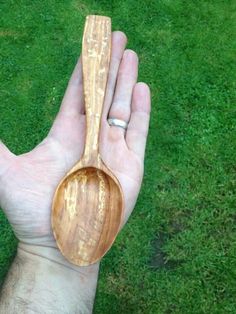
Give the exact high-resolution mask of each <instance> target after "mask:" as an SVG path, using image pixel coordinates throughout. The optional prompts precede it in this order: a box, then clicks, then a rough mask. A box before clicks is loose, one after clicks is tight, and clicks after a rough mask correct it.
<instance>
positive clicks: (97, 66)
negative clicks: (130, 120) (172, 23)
mask: <svg viewBox="0 0 236 314" xmlns="http://www.w3.org/2000/svg"><path fill="white" fill-rule="evenodd" d="M110 54H111V19H110V18H109V17H106V16H98V15H89V16H87V18H86V23H85V27H84V34H83V43H82V68H83V84H84V98H85V112H86V124H87V126H86V141H85V149H84V155H83V158H84V159H85V160H86V161H87V162H88V161H93V160H94V159H95V160H94V161H95V162H96V159H97V158H98V155H99V131H100V125H101V117H102V110H103V102H104V96H105V91H106V84H107V78H108V71H109V63H110Z"/></svg>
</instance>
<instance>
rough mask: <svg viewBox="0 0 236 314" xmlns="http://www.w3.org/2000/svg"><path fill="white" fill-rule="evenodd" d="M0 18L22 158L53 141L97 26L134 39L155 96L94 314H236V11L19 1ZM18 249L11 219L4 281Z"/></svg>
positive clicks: (10, 112)
mask: <svg viewBox="0 0 236 314" xmlns="http://www.w3.org/2000/svg"><path fill="white" fill-rule="evenodd" d="M0 10H1V11H0V14H1V20H2V21H1V25H2V28H1V30H0V41H1V77H0V80H1V89H0V90H1V92H0V115H1V122H0V137H1V139H2V140H3V141H4V142H6V143H7V144H8V146H9V147H10V149H11V150H12V151H14V152H15V153H17V154H20V153H23V152H25V151H27V150H30V149H32V148H33V147H34V146H35V145H36V144H37V143H38V142H39V141H40V140H42V139H43V138H44V137H45V135H46V134H47V132H48V130H49V128H50V125H51V123H52V121H53V119H54V117H55V115H56V113H57V111H58V108H59V105H60V101H61V99H62V96H63V93H64V90H65V87H66V85H67V81H68V78H69V76H70V74H71V71H72V69H73V67H74V64H75V62H76V60H77V58H78V55H79V54H80V50H81V37H82V31H83V25H84V19H85V16H86V15H88V14H101V15H108V16H111V17H112V22H113V29H114V30H123V31H124V32H125V33H126V34H127V36H128V39H129V43H128V47H129V48H131V49H134V50H135V51H136V52H137V53H138V54H139V59H140V72H139V80H140V81H145V82H147V83H148V84H149V85H150V87H151V90H152V118H151V125H150V134H149V140H148V147H147V152H146V161H145V177H144V183H143V186H142V190H141V193H140V196H139V199H138V202H137V205H136V208H135V210H134V213H133V215H132V217H131V219H130V220H129V222H128V224H127V225H126V227H125V228H124V229H123V231H122V233H121V234H120V235H119V237H118V239H117V241H116V243H115V244H114V246H113V248H112V249H111V250H110V252H109V253H108V254H107V256H106V257H105V258H104V259H103V261H102V264H101V272H100V280H99V285H98V290H97V296H96V300H95V308H94V313H97V314H98V313H99V314H105V313H113V314H114V313H119V314H120V313H122V314H123V313H128V314H129V313H135V314H138V313H142V314H158V313H166V314H170V313H181V314H182V313H187V314H189V313H190V314H191V313H197V314H200V313H222V314H223V313H224V314H225V313H236V211H235V208H236V93H235V87H236V77H235V74H236V67H235V55H236V54H235V52H236V40H235V39H236V2H235V1H233V0H225V1H222V0H214V1H213V0H211V1H210V0H198V1H193V0H188V1H184V0H156V1H154V0H152V1H151V0H146V1H134V0H128V1H120V0H117V1H80V0H64V1H52V0H47V1H46V0H41V1H28V0H20V1H13V0H11V1H10V0H9V1H5V2H3V3H2V4H1V9H0ZM15 249H16V240H15V238H14V236H13V233H12V231H11V228H10V226H9V224H8V223H7V220H6V218H5V217H4V215H3V214H2V213H1V214H0V278H1V280H3V278H4V276H5V274H6V272H7V270H8V268H9V266H10V262H11V260H12V258H13V256H14V254H15ZM4 314H5V313H4ZM9 314H10V313H9Z"/></svg>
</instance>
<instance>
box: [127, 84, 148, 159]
mask: <svg viewBox="0 0 236 314" xmlns="http://www.w3.org/2000/svg"><path fill="white" fill-rule="evenodd" d="M150 110H151V99H150V89H149V87H148V85H146V84H145V83H137V84H136V85H135V87H134V92H133V98H132V112H131V117H130V121H129V125H128V129H127V133H126V143H127V146H128V148H129V149H130V150H132V151H133V152H134V153H135V154H137V155H138V156H139V158H140V159H141V160H143V159H144V153H145V147H146V140H147V134H148V127H149V117H150Z"/></svg>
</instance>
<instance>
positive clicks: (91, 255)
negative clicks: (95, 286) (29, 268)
mask: <svg viewBox="0 0 236 314" xmlns="http://www.w3.org/2000/svg"><path fill="white" fill-rule="evenodd" d="M110 54H111V20H110V18H108V17H104V16H94V15H93V16H88V17H87V18H86V23H85V28H84V35H83V45H82V67H83V83H84V96H85V110H86V122H87V123H86V141H85V149H84V154H83V157H82V159H81V160H80V161H79V162H78V163H77V164H76V165H75V166H74V167H73V168H72V169H71V170H70V171H69V172H68V173H67V175H66V176H65V177H64V178H63V179H62V181H61V182H60V183H59V185H58V187H57V190H56V192H55V195H54V199H53V204H52V229H53V234H54V236H55V239H56V241H57V245H58V247H59V249H60V250H61V252H62V254H63V255H64V256H65V257H66V258H67V259H68V260H69V261H70V262H72V263H74V264H76V265H80V266H85V265H89V264H92V263H95V262H96V261H98V260H99V259H100V258H101V257H102V256H103V255H104V254H105V253H106V252H107V250H108V249H109V248H110V247H111V245H112V243H113V242H114V240H115V237H116V235H117V233H118V231H119V229H120V225H121V222H122V219H123V210H124V197H123V192H122V188H121V185H120V183H119V181H118V179H117V178H116V177H115V176H114V174H113V173H112V172H111V171H110V170H109V169H108V167H107V166H106V165H105V164H104V162H103V161H102V158H101V156H100V153H99V133H100V124H101V116H102V110H103V102H104V96H105V90H106V84H107V78H108V71H109V62H110Z"/></svg>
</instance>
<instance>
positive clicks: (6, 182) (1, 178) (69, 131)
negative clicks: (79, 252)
mask: <svg viewBox="0 0 236 314" xmlns="http://www.w3.org/2000/svg"><path fill="white" fill-rule="evenodd" d="M125 45H126V37H125V35H124V34H123V33H121V32H114V33H113V35H112V59H111V65H110V72H109V79H108V85H107V91H106V97H105V103H104V114H103V119H102V130H101V137H100V152H101V156H102V158H103V160H104V162H105V163H106V164H107V165H108V167H109V168H110V169H112V171H113V172H114V174H115V175H116V176H117V178H118V179H119V181H120V183H121V185H122V188H123V191H124V196H125V221H126V220H127V219H128V217H129V215H130V214H131V212H132V210H133V208H134V205H135V202H136V199H137V196H138V193H139V190H140V186H141V181H142V177H143V160H144V151H145V144H146V137H147V132H148V124H149V112H150V92H149V88H148V86H147V85H146V84H144V83H136V82H137V72H138V58H137V55H136V54H135V53H134V52H133V51H131V50H126V51H124V49H125ZM108 113H109V114H108ZM108 116H109V117H113V118H118V119H121V120H124V121H127V122H128V121H129V125H128V130H127V133H126V134H125V132H124V130H123V129H121V128H119V127H115V126H112V127H110V126H109V125H108V123H107V117H108ZM84 138H85V114H84V99H83V85H82V73H81V61H80V60H79V61H78V63H77V65H76V67H75V70H74V72H73V74H72V77H71V79H70V82H69V84H68V87H67V90H66V93H65V96H64V98H63V101H62V105H61V108H60V111H59V113H58V115H57V117H56V119H55V121H54V123H53V126H52V128H51V130H50V132H49V134H48V136H47V137H46V138H45V139H44V140H43V141H42V142H41V143H40V144H39V145H38V146H36V147H35V148H34V149H33V150H32V151H31V152H28V153H25V154H22V155H19V156H15V155H14V154H13V153H11V152H10V151H9V150H8V149H7V148H6V146H5V145H4V144H3V143H0V206H1V207H2V208H3V209H4V211H5V213H6V215H7V217H8V220H9V222H10V223H11V225H12V227H13V230H14V232H15V234H16V236H17V238H18V239H19V240H20V242H22V243H24V244H29V245H36V246H37V245H40V246H45V247H56V242H55V240H54V237H53V234H52V229H51V224H50V214H51V204H52V198H53V195H54V191H55V189H56V186H57V184H58V183H59V181H60V180H61V179H62V177H63V176H64V175H65V174H66V172H67V171H68V170H69V169H71V167H72V166H73V165H74V164H75V163H76V162H77V161H78V160H79V159H80V157H81V155H82V153H83V147H84ZM125 221H124V222H125Z"/></svg>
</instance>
